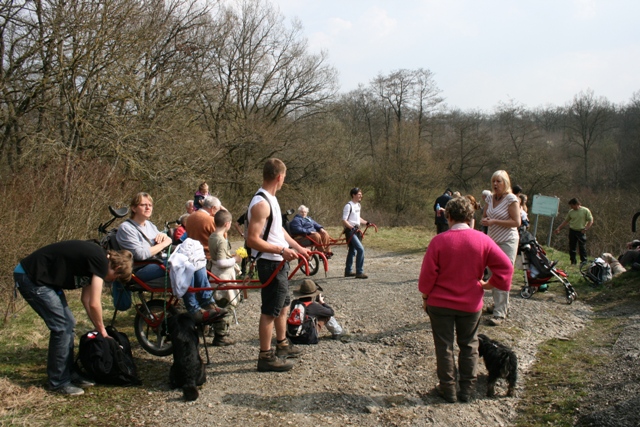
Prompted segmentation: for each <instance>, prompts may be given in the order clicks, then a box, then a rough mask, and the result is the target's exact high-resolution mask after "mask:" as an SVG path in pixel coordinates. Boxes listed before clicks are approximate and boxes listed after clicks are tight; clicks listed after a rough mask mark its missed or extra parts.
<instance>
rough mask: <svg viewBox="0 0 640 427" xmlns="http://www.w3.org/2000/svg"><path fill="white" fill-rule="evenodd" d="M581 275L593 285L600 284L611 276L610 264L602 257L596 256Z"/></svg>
mask: <svg viewBox="0 0 640 427" xmlns="http://www.w3.org/2000/svg"><path fill="white" fill-rule="evenodd" d="M582 275H583V276H584V277H585V278H586V279H587V280H589V281H591V282H592V283H593V284H594V285H595V286H600V285H602V284H603V283H604V282H607V281H609V280H611V279H612V278H613V274H612V273H611V266H610V265H609V264H608V263H607V262H606V261H605V260H603V259H602V258H596V259H594V260H593V262H592V263H591V264H590V265H589V267H588V268H587V270H586V271H585V272H582Z"/></svg>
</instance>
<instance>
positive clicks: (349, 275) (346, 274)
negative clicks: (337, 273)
mask: <svg viewBox="0 0 640 427" xmlns="http://www.w3.org/2000/svg"><path fill="white" fill-rule="evenodd" d="M344 277H356V273H344Z"/></svg>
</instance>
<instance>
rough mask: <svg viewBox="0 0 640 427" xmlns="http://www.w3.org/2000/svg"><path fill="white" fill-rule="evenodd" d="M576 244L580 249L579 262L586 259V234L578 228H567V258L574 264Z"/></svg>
mask: <svg viewBox="0 0 640 427" xmlns="http://www.w3.org/2000/svg"><path fill="white" fill-rule="evenodd" d="M576 246H577V247H578V249H579V250H580V262H584V261H586V260H587V235H586V234H585V233H583V232H582V231H580V230H573V229H569V258H570V259H571V264H576Z"/></svg>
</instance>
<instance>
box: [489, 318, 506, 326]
mask: <svg viewBox="0 0 640 427" xmlns="http://www.w3.org/2000/svg"><path fill="white" fill-rule="evenodd" d="M503 323H504V317H492V318H491V319H489V320H488V321H487V324H488V325H489V326H500V325H502V324H503Z"/></svg>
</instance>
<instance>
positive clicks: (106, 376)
mask: <svg viewBox="0 0 640 427" xmlns="http://www.w3.org/2000/svg"><path fill="white" fill-rule="evenodd" d="M106 329H107V334H109V336H110V337H112V338H113V339H107V338H104V337H103V336H102V334H100V333H99V332H97V331H89V332H87V333H86V334H84V335H83V336H82V337H80V347H79V349H78V358H77V359H76V363H77V361H78V360H79V361H80V364H81V365H82V368H84V370H85V372H86V373H87V375H88V376H90V377H91V378H92V379H93V380H94V381H95V382H97V383H99V384H111V385H120V386H129V385H141V384H142V381H140V378H138V373H137V368H136V365H135V362H134V361H133V354H132V353H131V343H130V342H129V338H128V337H127V335H125V334H124V333H122V332H118V331H117V330H116V328H114V327H113V326H107V328H106Z"/></svg>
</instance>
